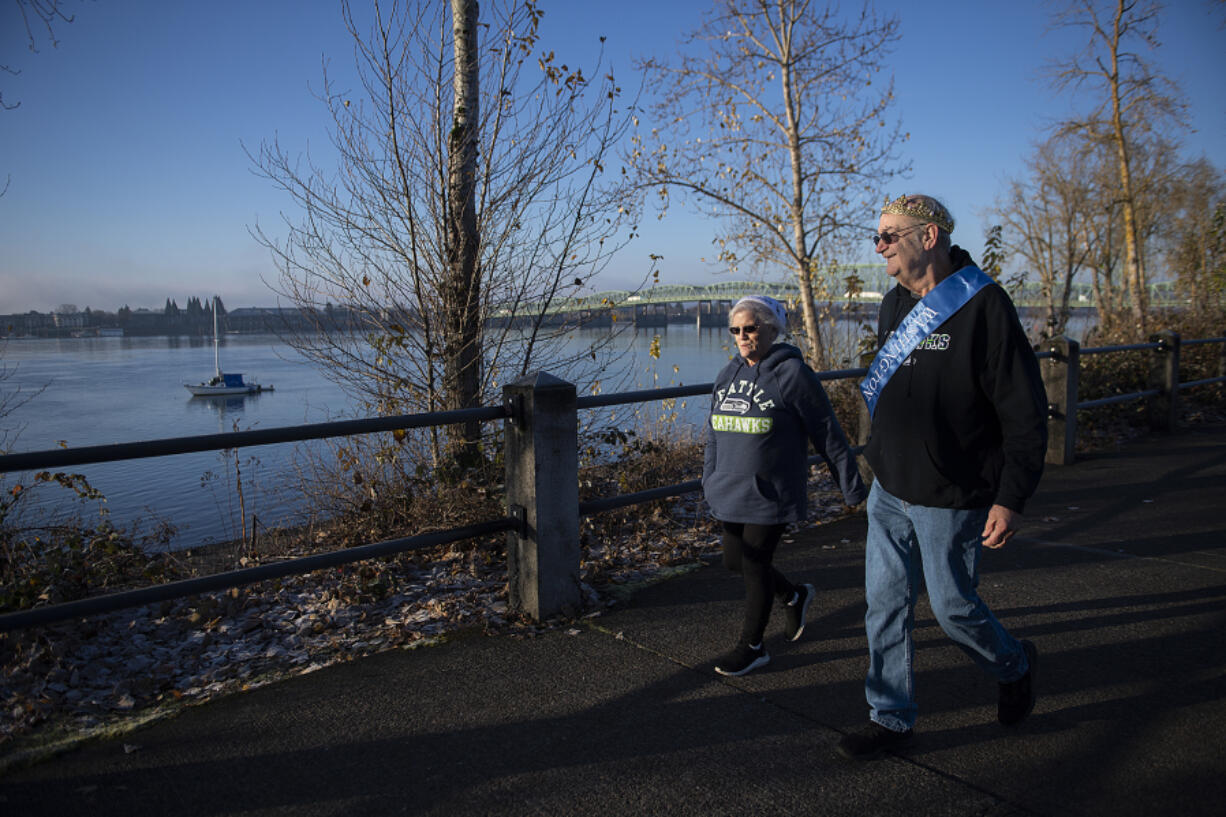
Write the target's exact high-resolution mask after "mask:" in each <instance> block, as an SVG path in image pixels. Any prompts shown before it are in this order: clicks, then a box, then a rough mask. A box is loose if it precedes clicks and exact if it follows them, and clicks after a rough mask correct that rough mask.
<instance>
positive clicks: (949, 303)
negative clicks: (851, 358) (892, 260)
mask: <svg viewBox="0 0 1226 817" xmlns="http://www.w3.org/2000/svg"><path fill="white" fill-rule="evenodd" d="M991 283H993V281H992V279H991V278H989V277H988V276H987V275H986V274H985V273H984V272H983V271H982V270H980V269H979V268H978V267H973V266H971V267H963V268H962V269H960V270H958V271H957V272H955V273H954V274H953V275H951V276H949V277H948V278H946V279H945V280H944V281H942V282H941V283H939V284H937V285H936V286H935V287H933V289H932V291H931V292H929V293H928V294H927V295H925V296H924V297H923V299H921V300H920V302H919V303H918V304H916V305H915V306H914V307H913V308H912V309H911V311H910V312H909V313H908V314H907V317H905V318H903V321H902V323H901V324H900V325H899V327H898V328H897V329H896V330H894V333H893V334H892V335H890V337H889V339H888V340H887V341H886V342H885V345H884V346H882V347H881V349H880V351H878V352H877V357H875V358H874V359H873V364H872V365H871V366H869V367H868V375H867V376H866V377H865V378H864V380H862V381H861V382H860V393H861V394H863V395H864V402H865V403H867V404H868V414H869V416H870V417H871V416H872V415H873V412H874V411H875V410H876V409H877V398H878V397H880V396H881V392H882V390H883V389H885V384H886V383H888V382H889V380H890V378H891V377H893V376H894V372H896V371H898V367H899V366H901V365H902V363H903V361H904V360H906V359H907V357H908V356H910V354H911V352H913V351H914V350H915V347H916V346H918V345H919V344H920V341H922V340H923V339H924V338H926V337H928V335H929V334H931V332H932V330H934V329H936V328H937V327H938V326H940V325H941V324H943V323H945V321H947V320H949V319H950V318H952V317H953V315H954V313H955V312H957V311H958V310H959V309H961V308H962V307H964V306H966V302H967V301H969V300H970V299H971V298H973V297H975V293H977V292H979V290H981V289H983V288H984V287H985V286H987V285H988V284H991Z"/></svg>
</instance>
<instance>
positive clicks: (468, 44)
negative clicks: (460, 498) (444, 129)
mask: <svg viewBox="0 0 1226 817" xmlns="http://www.w3.org/2000/svg"><path fill="white" fill-rule="evenodd" d="M477 12H478V9H477V2H476V0H451V15H452V25H453V35H454V36H453V40H452V42H453V53H454V54H455V75H454V76H455V79H454V83H453V88H454V93H455V97H454V100H453V103H452V117H451V134H450V139H449V142H448V186H447V214H448V218H447V245H448V247H447V249H448V256H449V257H448V270H447V281H446V284H445V286H444V289H443V309H444V315H443V316H442V317H443V322H444V326H445V334H444V340H445V345H444V347H443V378H444V384H445V392H446V395H447V400H448V404H449V405H448V406H447V407H448V408H450V409H460V408H472V407H474V406H477V405H478V404H479V401H480V394H481V385H480V384H481V277H480V275H479V270H478V263H477V258H478V254H479V252H480V241H479V236H478V233H477V205H476V192H477V159H478V145H479V139H478V137H479V133H478V123H479V122H480V110H479V106H480V71H479V64H480V63H479V55H478V52H477V48H478V43H477V22H478V14H477ZM449 429H450V440H451V449H452V455H453V456H455V457H456V459H457V461H459V462H461V463H465V462H471V460H472V459H473V457H474V456H475V455H476V454H477V451H476V444H477V442H478V441H479V440H480V435H481V429H480V424H479V423H477V422H475V421H474V422H468V423H463V424H460V425H456V426H450V427H449Z"/></svg>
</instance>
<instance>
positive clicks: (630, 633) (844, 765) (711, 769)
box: [0, 426, 1226, 817]
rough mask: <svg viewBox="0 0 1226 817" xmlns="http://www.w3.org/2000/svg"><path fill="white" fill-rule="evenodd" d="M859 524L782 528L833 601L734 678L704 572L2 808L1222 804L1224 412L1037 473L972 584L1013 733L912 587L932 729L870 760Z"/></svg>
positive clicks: (42, 773) (262, 811) (712, 573)
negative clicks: (999, 632)
mask: <svg viewBox="0 0 1226 817" xmlns="http://www.w3.org/2000/svg"><path fill="white" fill-rule="evenodd" d="M864 529H865V526H864V521H863V519H859V518H852V519H846V520H843V521H840V522H837V523H834V524H831V525H825V526H822V527H818V528H810V529H807V530H806V531H804V532H803V533H802V534H800V535H798V536H797V537H795V540H794V541H791V542H788V543H787V544H785V545H784V546H783V547H782V548H781V556H780V559H779V565H780V567H781V568H782V569H783V570H784V572H785V573H787V574H788V575H789V576H792V577H793V578H795V579H800V580H804V581H809V582H812V583H813V584H814V585H816V586H817V587H818V588H819V591H820V597H819V599H818V601H817V602H816V603H815V604H814V606H813V608H811V615H810V622H809V625H808V628H807V629H806V635H805V638H804V639H803V640H802V641H800V642H799V643H796V644H789V643H785V642H784V641H783V640H782V637H781V635H780V628H781V624H782V622H781V617H777V618H778V619H779V620H776V621H774V622H772V626H771V629H770V631H768V638H767V647H768V649H769V650H770V652H771V654H772V661H771V663H770V665H769V666H767V667H766V668H764V669H763V670H762V671H759V672H756V673H753V674H751V675H748V676H746V677H744V678H740V679H725V678H721V677H720V676H718V675H716V674H715V673H714V672H713V671H712V665H713V662H714V660H715V659H716V658H717V657H718V656H719V655H721V654H722V653H723V652H724V651H725V650H726V649H727V648H728V647H729V646H730V638H731V636H732V635H733V634H734V633H735V632H736V630H737V622H738V618H739V610H740V604H741V588H740V583H739V580H738V579H737V578H735V577H733V576H731V575H730V574H728V573H726V572H724V571H723V570H722V569H721V568H719V567H718V566H716V565H708V566H704V567H701V568H699V569H697V570H695V571H693V572H691V573H688V574H686V575H684V576H681V577H677V578H674V579H671V580H669V581H665V582H662V583H660V584H657V585H654V586H652V587H650V588H647V589H645V590H643V591H641V592H639V593H638V594H636V595H635V596H634V597H633V598H632V599H631V600H630V601H629V602H628V603H627V604H625V605H624V606H620V605H619V606H618V607H615V608H613V609H612V610H611V611H610V612H608V613H606V614H604V615H602V616H600V617H598V618H595V619H589V620H587V621H586V622H585V623H584V624H581V625H578V626H577V627H576V628H575V630H574V631H573V633H574V634H572V633H568V632H567V631H565V630H558V631H554V632H551V633H548V634H546V635H543V636H540V637H537V638H530V639H525V640H517V639H512V638H507V637H495V638H489V637H481V636H472V637H467V638H461V639H459V640H454V641H451V642H449V643H447V644H445V645H442V646H440V647H436V648H430V649H424V650H416V651H396V652H390V653H385V654H382V655H379V656H376V657H374V658H369V659H365V660H362V661H358V662H354V663H352V664H348V665H342V666H336V667H332V668H329V669H325V670H321V671H319V672H316V673H313V674H310V675H306V676H302V677H299V678H295V679H292V680H288V681H284V682H281V683H278V684H274V685H271V686H268V687H264V688H261V689H258V690H256V691H253V692H250V693H246V694H242V695H237V696H234V697H231V698H227V699H223V700H218V701H215V702H212V703H208V704H204V705H201V706H198V707H193V708H191V709H188V710H186V711H184V712H183V713H182V714H180V715H179V716H178V717H175V718H173V719H169V720H166V721H162V722H159V723H156V724H153V725H151V726H149V727H147V728H145V729H142V730H139V731H137V732H134V733H131V734H129V735H127V736H125V737H123V738H120V739H116V740H113V741H103V742H98V743H94V744H91V745H88V746H86V747H83V748H81V749H78V750H76V751H73V752H71V753H68V754H65V755H62V756H60V757H58V758H55V759H53V760H51V761H48V762H44V763H42V764H40V765H37V766H34V767H31V768H28V769H24V770H20V771H17V772H13V773H11V774H9V775H7V776H5V777H3V778H0V811H3V813H4V814H6V815H13V816H14V817H17V815H30V817H33V815H43V814H49V815H50V814H55V815H71V814H97V815H110V814H114V815H125V817H131V816H132V815H170V816H171V817H194V816H195V815H210V816H213V815H217V816H220V815H240V814H241V815H272V814H285V815H290V814H292V815H337V814H346V815H348V814H354V815H379V814H440V815H441V814H448V815H456V814H460V815H467V814H510V815H521V814H541V815H571V814H573V815H606V814H608V815H640V814H642V815H647V814H651V815H654V814H670V815H671V814H677V815H749V814H769V815H792V814H795V815H809V814H813V815H820V814H830V815H861V814H863V815H889V814H907V815H946V814H948V815H991V817H1001V815H1013V814H1042V815H1099V814H1101V815H1112V817H1120V816H1121V815H1134V814H1135V815H1157V814H1178V815H1185V816H1186V815H1209V814H1220V813H1222V810H1223V808H1224V806H1223V804H1224V803H1226V427H1222V426H1214V427H1203V428H1196V429H1191V430H1184V431H1181V432H1179V433H1178V434H1175V435H1172V436H1164V437H1154V438H1150V439H1147V440H1145V441H1142V442H1139V443H1134V444H1131V445H1129V446H1127V447H1126V448H1125V449H1123V451H1121V452H1120V453H1119V454H1112V455H1100V456H1095V457H1091V458H1087V459H1086V460H1084V461H1082V462H1079V463H1078V464H1076V465H1073V466H1070V467H1065V468H1050V469H1049V470H1048V473H1047V476H1046V477H1045V478H1044V481H1043V485H1042V487H1041V488H1040V492H1039V495H1038V496H1037V497H1036V498H1035V500H1034V501H1033V503H1032V505H1031V507H1030V508H1029V509H1028V513H1027V527H1026V529H1025V530H1024V531H1023V538H1021V539H1020V540H1015V541H1014V542H1013V543H1011V544H1010V545H1009V546H1008V547H1007V548H1006V549H1005V550H1003V551H989V552H985V554H984V560H983V584H982V587H981V590H982V593H983V596H984V597H985V599H987V600H988V602H989V604H990V605H991V606H992V607H993V608H994V610H995V611H996V613H997V614H998V615H999V616H1000V618H1001V619H1002V620H1003V621H1004V623H1005V625H1006V626H1007V627H1008V628H1010V630H1011V631H1012V632H1013V633H1014V634H1016V635H1019V636H1024V637H1026V638H1030V639H1032V640H1033V641H1034V642H1035V643H1036V644H1037V645H1038V648H1039V668H1038V688H1039V693H1040V698H1039V703H1038V706H1037V708H1036V710H1035V713H1034V715H1032V716H1031V718H1030V719H1029V720H1028V721H1027V722H1026V723H1025V724H1023V725H1022V726H1021V727H1020V728H1019V729H1016V730H1012V731H1009V730H1005V729H1003V728H1002V727H1000V726H999V725H998V724H997V723H996V719H995V700H996V699H995V695H996V689H995V684H994V683H993V682H991V681H990V680H989V679H987V678H985V677H984V676H983V675H982V674H981V673H980V672H979V671H978V670H977V669H976V668H975V667H974V666H973V665H972V664H971V663H970V661H969V660H968V659H967V658H966V657H965V656H964V655H963V654H962V653H961V652H960V651H959V650H958V649H957V648H956V647H954V646H953V644H952V643H951V642H950V641H949V640H948V639H947V638H945V637H944V635H943V633H942V632H941V631H940V629H939V628H938V627H937V626H936V624H935V622H934V621H933V620H932V617H931V615H930V614H929V612H928V610H927V608H926V607H925V606H924V605H923V604H921V609H920V611H919V613H918V616H919V622H918V626H917V632H916V642H917V654H916V661H917V691H918V695H919V700H920V707H921V712H920V722H919V725H918V727H917V730H916V738H915V740H914V741H913V742H912V744H911V745H910V746H909V747H908V748H906V749H905V750H904V751H903V752H901V753H900V754H898V755H894V756H888V757H886V758H885V759H883V760H880V761H877V762H872V763H853V762H850V761H844V760H842V759H840V758H838V757H837V756H836V755H835V753H834V745H835V742H836V741H837V740H838V739H839V737H840V735H841V734H842V733H843V732H845V731H848V730H851V729H854V728H857V727H859V726H861V725H862V724H863V723H864V722H865V719H866V717H867V709H866V706H865V703H864V697H863V690H862V683H863V672H864V668H865V661H866V647H865V641H864V631H863V622H862V616H863V555H864Z"/></svg>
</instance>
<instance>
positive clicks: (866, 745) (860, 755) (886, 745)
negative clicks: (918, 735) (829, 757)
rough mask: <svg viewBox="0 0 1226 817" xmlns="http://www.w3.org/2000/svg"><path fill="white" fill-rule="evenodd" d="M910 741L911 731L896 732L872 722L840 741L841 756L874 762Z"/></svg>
mask: <svg viewBox="0 0 1226 817" xmlns="http://www.w3.org/2000/svg"><path fill="white" fill-rule="evenodd" d="M909 740H911V730H910V729H908V730H907V731H906V732H895V731H894V730H893V729H886V728H885V727H884V726H882V725H881V724H879V723H877V722H876V721H871V722H870V723H869V725H868V726H866V727H864V728H863V729H860V730H858V731H856V732H852V733H851V734H849V735H844V736H843V738H842V739H841V740H840V741H839V754H841V755H842V756H843V757H846V758H850V759H851V760H872V759H873V758H877V757H881V755H882V753H883V752H885V751H886V750H888V749H893V748H894V747H895V746H902V745H903V744H904V743H906V742H907V741H909Z"/></svg>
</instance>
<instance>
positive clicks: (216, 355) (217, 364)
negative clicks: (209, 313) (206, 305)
mask: <svg viewBox="0 0 1226 817" xmlns="http://www.w3.org/2000/svg"><path fill="white" fill-rule="evenodd" d="M213 368H215V369H216V370H217V379H218V380H221V352H220V351H219V350H218V341H217V296H216V295H214V296H213Z"/></svg>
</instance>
